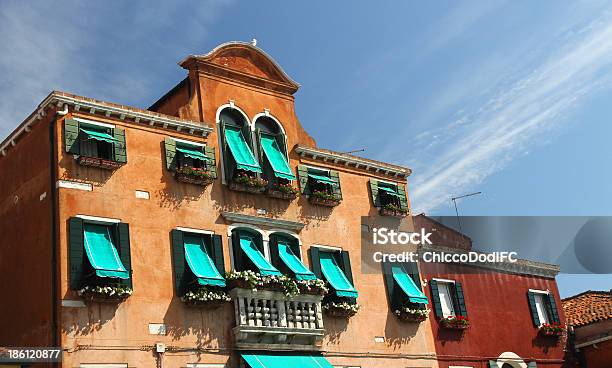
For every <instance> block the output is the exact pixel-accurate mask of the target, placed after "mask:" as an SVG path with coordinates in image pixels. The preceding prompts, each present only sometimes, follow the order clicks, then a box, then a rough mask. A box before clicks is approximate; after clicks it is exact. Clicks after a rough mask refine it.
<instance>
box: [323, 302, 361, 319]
mask: <svg viewBox="0 0 612 368" xmlns="http://www.w3.org/2000/svg"><path fill="white" fill-rule="evenodd" d="M322 308H323V310H324V311H325V313H326V314H327V315H329V316H331V317H340V318H349V317H352V316H354V315H355V314H357V312H358V311H359V304H357V303H356V302H355V301H354V300H328V301H325V302H324V303H323V305H322Z"/></svg>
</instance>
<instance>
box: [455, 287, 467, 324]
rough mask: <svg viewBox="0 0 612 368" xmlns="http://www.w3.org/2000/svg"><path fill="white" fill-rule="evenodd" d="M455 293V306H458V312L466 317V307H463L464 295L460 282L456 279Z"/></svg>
mask: <svg viewBox="0 0 612 368" xmlns="http://www.w3.org/2000/svg"><path fill="white" fill-rule="evenodd" d="M455 295H456V297H457V306H458V307H459V314H460V315H462V316H463V317H467V316H468V314H467V309H466V307H465V297H464V295H463V286H461V283H460V282H458V281H456V282H455Z"/></svg>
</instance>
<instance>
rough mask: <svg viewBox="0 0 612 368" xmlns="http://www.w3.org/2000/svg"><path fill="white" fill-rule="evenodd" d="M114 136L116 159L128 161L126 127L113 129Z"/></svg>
mask: <svg viewBox="0 0 612 368" xmlns="http://www.w3.org/2000/svg"><path fill="white" fill-rule="evenodd" d="M113 137H114V138H115V140H116V141H115V143H114V145H113V146H114V148H115V161H117V162H127V145H126V144H125V129H119V128H115V129H113Z"/></svg>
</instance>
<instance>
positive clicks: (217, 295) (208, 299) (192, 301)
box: [181, 287, 232, 309]
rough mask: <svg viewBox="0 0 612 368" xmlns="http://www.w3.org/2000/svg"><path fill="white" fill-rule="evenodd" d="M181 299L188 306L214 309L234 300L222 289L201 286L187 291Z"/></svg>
mask: <svg viewBox="0 0 612 368" xmlns="http://www.w3.org/2000/svg"><path fill="white" fill-rule="evenodd" d="M181 301H182V302H183V303H185V305H188V306H192V307H205V308H210V309H213V308H217V307H219V306H221V305H223V304H224V303H226V302H230V301H232V298H230V296H229V294H228V293H227V292H226V291H224V290H222V289H218V288H214V289H208V288H206V287H200V288H197V289H196V290H191V291H188V292H186V293H185V295H183V296H182V297H181Z"/></svg>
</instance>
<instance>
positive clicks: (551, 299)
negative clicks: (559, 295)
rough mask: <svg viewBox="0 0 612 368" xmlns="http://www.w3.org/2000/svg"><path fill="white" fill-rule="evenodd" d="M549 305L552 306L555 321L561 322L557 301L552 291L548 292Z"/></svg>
mask: <svg viewBox="0 0 612 368" xmlns="http://www.w3.org/2000/svg"><path fill="white" fill-rule="evenodd" d="M548 306H549V308H550V315H551V317H552V318H551V319H552V321H553V322H554V323H559V322H560V320H559V311H558V309H557V302H555V296H554V295H553V294H552V292H551V293H549V294H548Z"/></svg>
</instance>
